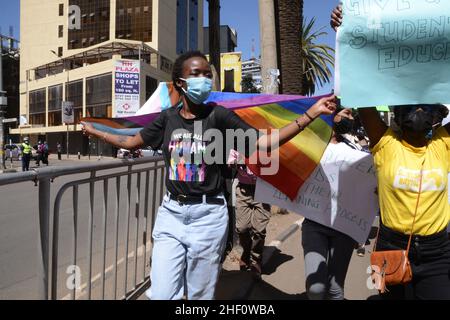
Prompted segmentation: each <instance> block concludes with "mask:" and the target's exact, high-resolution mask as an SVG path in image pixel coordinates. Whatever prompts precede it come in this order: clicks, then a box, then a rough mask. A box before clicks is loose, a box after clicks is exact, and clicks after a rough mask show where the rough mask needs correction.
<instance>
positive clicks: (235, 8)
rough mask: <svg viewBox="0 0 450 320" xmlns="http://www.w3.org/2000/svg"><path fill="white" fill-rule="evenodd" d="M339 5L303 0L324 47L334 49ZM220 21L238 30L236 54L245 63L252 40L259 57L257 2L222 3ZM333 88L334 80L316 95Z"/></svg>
mask: <svg viewBox="0 0 450 320" xmlns="http://www.w3.org/2000/svg"><path fill="white" fill-rule="evenodd" d="M337 3H338V1H337V0H336V1H334V0H304V7H303V15H304V17H306V18H307V21H309V20H310V19H311V18H312V17H316V24H315V25H316V27H317V28H321V27H325V29H324V30H323V31H326V32H327V33H328V35H326V36H324V37H322V38H320V42H321V43H325V44H328V45H329V46H330V47H332V48H334V47H335V33H334V31H333V30H332V29H331V27H330V26H329V25H330V14H331V11H332V9H333V8H334V7H335V6H336V4H337ZM207 8H208V3H207V1H205V21H204V24H205V25H208V17H207ZM220 14H221V17H220V19H221V20H220V24H222V25H226V24H227V25H229V26H230V27H232V28H234V29H236V30H237V33H238V47H237V48H236V50H237V51H241V52H242V55H243V59H248V58H250V57H251V52H252V39H255V55H256V56H257V57H258V56H259V13H258V0H222V1H221V12H220ZM332 88H333V80H332V83H331V84H327V85H325V86H324V87H323V88H317V90H316V94H317V95H320V94H324V93H329V92H330V91H331V89H332Z"/></svg>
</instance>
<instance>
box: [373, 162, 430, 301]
mask: <svg viewBox="0 0 450 320" xmlns="http://www.w3.org/2000/svg"><path fill="white" fill-rule="evenodd" d="M422 173H423V164H422V169H421V171H420V182H419V193H418V195H417V203H416V209H415V212H414V220H413V224H412V228H411V234H410V236H409V241H408V246H407V248H406V250H389V251H375V250H376V247H377V243H376V242H375V245H374V247H373V252H372V254H371V255H370V264H371V269H372V273H371V277H372V282H373V283H374V285H375V287H376V288H377V289H378V290H379V291H380V293H384V292H386V291H388V290H387V288H386V286H393V285H398V284H407V283H409V282H411V280H412V270H411V264H410V263H409V259H408V252H409V248H410V246H411V239H412V236H413V230H414V225H415V223H416V216H417V209H418V207H419V199H420V194H421V192H422ZM379 233H380V228H378V234H377V241H378V236H379Z"/></svg>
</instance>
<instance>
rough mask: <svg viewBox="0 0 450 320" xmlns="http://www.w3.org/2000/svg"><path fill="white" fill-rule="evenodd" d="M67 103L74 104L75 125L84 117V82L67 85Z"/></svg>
mask: <svg viewBox="0 0 450 320" xmlns="http://www.w3.org/2000/svg"><path fill="white" fill-rule="evenodd" d="M66 92H67V93H66V94H67V101H71V102H73V109H74V110H73V111H74V115H75V119H74V120H75V123H79V122H80V119H81V118H82V117H83V80H76V81H72V82H69V85H68V86H67V84H66Z"/></svg>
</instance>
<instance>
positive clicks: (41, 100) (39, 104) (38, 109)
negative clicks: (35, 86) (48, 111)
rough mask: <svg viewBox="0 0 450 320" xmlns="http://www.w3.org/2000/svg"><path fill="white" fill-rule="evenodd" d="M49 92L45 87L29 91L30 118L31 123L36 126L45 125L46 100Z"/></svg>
mask: <svg viewBox="0 0 450 320" xmlns="http://www.w3.org/2000/svg"><path fill="white" fill-rule="evenodd" d="M46 96H47V94H46V92H45V89H39V90H35V91H31V92H30V93H29V101H30V109H29V113H30V119H29V123H30V124H31V125H35V126H45V102H46V98H47V97H46Z"/></svg>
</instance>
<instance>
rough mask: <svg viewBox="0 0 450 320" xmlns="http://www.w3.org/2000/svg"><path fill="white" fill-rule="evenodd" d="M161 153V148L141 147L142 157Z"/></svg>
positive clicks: (155, 155)
mask: <svg viewBox="0 0 450 320" xmlns="http://www.w3.org/2000/svg"><path fill="white" fill-rule="evenodd" d="M161 155H162V151H161V150H153V149H141V156H142V157H157V156H161Z"/></svg>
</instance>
